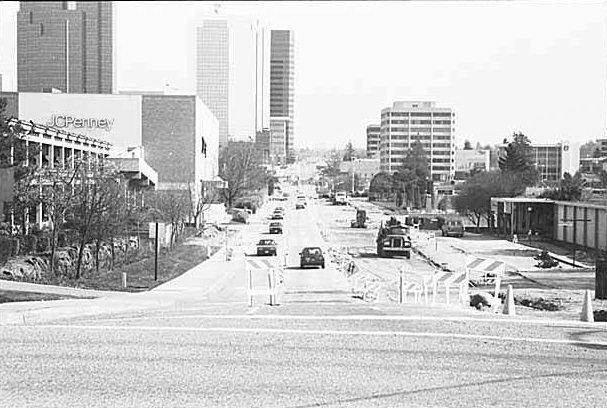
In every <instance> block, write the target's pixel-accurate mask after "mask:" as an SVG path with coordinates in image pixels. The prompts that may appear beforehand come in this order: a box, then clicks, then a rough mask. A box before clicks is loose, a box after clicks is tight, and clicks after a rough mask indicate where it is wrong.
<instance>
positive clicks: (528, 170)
mask: <svg viewBox="0 0 607 408" xmlns="http://www.w3.org/2000/svg"><path fill="white" fill-rule="evenodd" d="M506 143H507V145H506V148H505V151H504V154H503V155H502V156H501V157H500V158H499V159H498V165H499V168H500V170H501V171H502V172H504V173H510V174H514V175H516V176H518V177H520V178H521V180H522V181H523V182H524V183H525V185H526V186H531V185H534V184H535V183H536V182H537V180H538V179H539V174H538V171H537V169H536V168H535V163H533V161H532V159H531V141H530V140H529V138H528V137H527V136H525V135H524V134H522V133H514V134H513V135H512V141H511V142H509V143H508V141H507V139H504V144H506Z"/></svg>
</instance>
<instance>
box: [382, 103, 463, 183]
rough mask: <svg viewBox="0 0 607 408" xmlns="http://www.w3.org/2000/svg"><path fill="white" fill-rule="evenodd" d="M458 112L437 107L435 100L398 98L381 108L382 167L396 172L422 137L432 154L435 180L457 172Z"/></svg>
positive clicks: (445, 178)
mask: <svg viewBox="0 0 607 408" xmlns="http://www.w3.org/2000/svg"><path fill="white" fill-rule="evenodd" d="M454 117H455V113H453V112H452V111H451V109H450V108H437V107H436V106H435V103H434V102H394V104H393V105H392V107H391V108H385V109H383V110H382V111H381V130H380V143H379V158H380V170H381V171H383V172H388V173H394V172H396V171H398V170H400V168H401V167H402V166H403V164H404V163H405V156H406V155H407V152H408V151H409V149H410V148H411V145H412V144H413V143H415V142H416V141H420V142H421V144H422V146H423V147H424V150H425V151H426V154H427V157H428V164H429V167H430V174H431V177H432V180H434V181H443V182H444V181H449V180H452V179H453V177H454V175H455V119H454Z"/></svg>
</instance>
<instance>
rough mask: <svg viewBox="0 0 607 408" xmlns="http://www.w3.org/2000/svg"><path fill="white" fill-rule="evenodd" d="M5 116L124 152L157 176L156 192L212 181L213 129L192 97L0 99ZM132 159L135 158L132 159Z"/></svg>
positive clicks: (20, 95) (3, 95)
mask: <svg viewBox="0 0 607 408" xmlns="http://www.w3.org/2000/svg"><path fill="white" fill-rule="evenodd" d="M0 98H6V99H7V101H8V106H7V111H8V112H7V114H8V115H9V116H11V115H12V116H14V117H17V118H19V119H22V120H25V121H30V120H31V121H33V122H35V123H40V124H42V125H44V126H48V127H52V128H56V129H59V130H64V131H67V132H73V133H79V134H83V135H85V136H87V137H93V138H95V139H99V140H102V141H107V142H109V143H111V144H112V150H111V151H110V155H111V156H112V157H124V156H121V154H123V153H124V152H127V151H128V150H129V149H130V151H131V152H133V153H132V155H131V156H133V155H139V156H142V157H143V159H144V161H145V162H146V163H147V164H148V165H149V166H150V167H151V168H152V169H153V170H154V171H156V172H157V173H158V183H157V189H158V190H176V189H177V190H186V189H188V186H190V185H199V184H200V183H202V182H205V181H208V182H211V181H213V180H216V179H217V175H218V155H219V153H218V149H219V140H218V127H219V125H218V123H217V119H216V118H215V116H213V114H212V113H211V112H210V110H209V109H208V108H207V107H206V106H205V105H204V104H203V103H202V101H201V100H200V98H198V97H196V96H193V95H101V94H99V95H91V94H50V93H16V92H4V93H0ZM133 157H135V156H133Z"/></svg>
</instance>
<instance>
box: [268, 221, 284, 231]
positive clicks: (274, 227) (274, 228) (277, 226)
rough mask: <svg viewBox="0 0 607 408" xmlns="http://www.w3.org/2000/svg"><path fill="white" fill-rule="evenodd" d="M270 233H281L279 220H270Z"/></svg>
mask: <svg viewBox="0 0 607 408" xmlns="http://www.w3.org/2000/svg"><path fill="white" fill-rule="evenodd" d="M270 234H282V224H281V223H280V222H271V223H270Z"/></svg>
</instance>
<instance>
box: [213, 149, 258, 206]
mask: <svg viewBox="0 0 607 408" xmlns="http://www.w3.org/2000/svg"><path fill="white" fill-rule="evenodd" d="M260 163H261V160H260V157H259V152H258V151H257V150H256V149H255V145H254V144H253V143H249V142H240V141H239V142H230V143H229V144H228V146H227V147H226V148H225V149H223V150H222V152H221V156H220V158H219V166H220V167H219V170H220V176H221V178H223V179H224V180H225V181H227V183H228V185H227V187H226V188H224V189H223V190H222V194H223V198H224V200H225V201H226V203H227V204H228V207H232V206H233V205H234V202H235V201H236V200H238V199H239V198H242V197H244V196H245V195H246V194H247V193H248V192H250V191H256V190H259V189H262V188H265V186H266V183H267V178H268V176H267V174H266V170H265V168H263V167H262V166H261V165H260Z"/></svg>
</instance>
